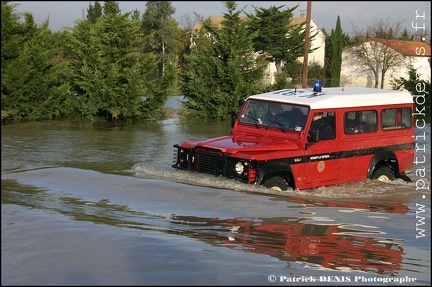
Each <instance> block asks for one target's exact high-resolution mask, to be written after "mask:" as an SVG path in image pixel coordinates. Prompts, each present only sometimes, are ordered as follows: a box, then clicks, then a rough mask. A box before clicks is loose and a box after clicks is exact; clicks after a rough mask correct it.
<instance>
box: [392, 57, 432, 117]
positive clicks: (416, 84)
mask: <svg viewBox="0 0 432 287" xmlns="http://www.w3.org/2000/svg"><path fill="white" fill-rule="evenodd" d="M408 70H409V72H408V73H409V77H408V79H405V78H404V77H400V78H399V79H393V80H392V81H391V85H392V87H393V89H394V90H404V89H405V90H407V91H409V92H410V93H411V94H412V95H413V96H414V103H415V107H416V108H417V111H414V112H416V113H419V111H420V113H422V112H424V113H425V117H426V119H427V120H428V122H429V123H430V120H431V83H430V81H425V80H419V79H420V78H421V75H420V74H419V73H418V72H417V70H416V69H415V68H414V67H413V66H412V65H409V66H408ZM417 97H418V99H417V100H416V98H417Z"/></svg>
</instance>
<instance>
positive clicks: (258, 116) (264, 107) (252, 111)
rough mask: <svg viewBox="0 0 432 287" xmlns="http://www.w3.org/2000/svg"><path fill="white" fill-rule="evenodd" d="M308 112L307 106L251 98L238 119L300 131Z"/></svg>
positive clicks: (245, 122)
mask: <svg viewBox="0 0 432 287" xmlns="http://www.w3.org/2000/svg"><path fill="white" fill-rule="evenodd" d="M308 113H309V107H307V106H299V105H293V104H287V103H279V102H270V101H259V100H249V101H247V102H245V104H244V106H243V110H242V113H241V114H240V117H239V119H238V121H239V122H240V123H244V124H253V125H260V126H266V127H273V128H280V129H282V130H292V131H296V132H300V131H302V130H303V129H304V127H305V124H306V119H307V115H308Z"/></svg>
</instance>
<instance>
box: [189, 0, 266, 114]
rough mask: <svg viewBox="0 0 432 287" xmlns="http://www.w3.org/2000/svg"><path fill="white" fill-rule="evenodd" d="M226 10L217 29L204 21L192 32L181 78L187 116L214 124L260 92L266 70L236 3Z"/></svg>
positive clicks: (237, 110) (229, 3)
mask: <svg viewBox="0 0 432 287" xmlns="http://www.w3.org/2000/svg"><path fill="white" fill-rule="evenodd" d="M225 6H226V7H227V10H228V12H227V13H225V14H224V19H223V21H222V23H221V27H220V28H219V27H216V26H215V25H213V24H212V23H211V22H210V20H209V19H207V20H206V21H204V23H203V27H202V28H201V29H200V30H199V31H197V32H195V34H194V36H193V46H192V49H191V54H190V55H187V56H186V57H185V72H184V73H183V74H182V91H183V94H184V95H185V97H186V98H187V99H188V101H186V102H185V107H186V109H187V110H188V112H190V114H192V115H198V116H200V117H207V118H212V119H216V120H226V119H228V118H230V117H232V116H235V115H237V114H238V112H239V110H240V107H241V105H242V103H243V100H244V99H245V98H246V97H247V96H249V95H252V94H254V93H256V92H257V91H258V90H259V88H260V82H261V80H262V78H263V75H264V74H263V73H264V69H265V67H266V65H265V62H264V61H263V60H264V59H263V58H262V57H261V56H260V57H257V56H256V55H255V53H254V48H253V42H252V40H253V35H252V34H251V33H250V32H249V30H248V29H247V26H246V25H247V21H243V20H242V19H241V18H240V16H239V15H240V13H241V11H236V7H237V5H236V4H235V2H233V1H229V2H225Z"/></svg>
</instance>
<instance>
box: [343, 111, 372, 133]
mask: <svg viewBox="0 0 432 287" xmlns="http://www.w3.org/2000/svg"><path fill="white" fill-rule="evenodd" d="M377 119H378V116H377V111H375V110H371V111H353V112H346V113H345V114H344V130H345V134H362V133H372V132H376V131H377V130H378V120H377Z"/></svg>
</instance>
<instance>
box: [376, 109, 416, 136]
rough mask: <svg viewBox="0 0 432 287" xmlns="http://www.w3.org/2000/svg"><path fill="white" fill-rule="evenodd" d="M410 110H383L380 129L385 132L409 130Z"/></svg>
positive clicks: (410, 123)
mask: <svg viewBox="0 0 432 287" xmlns="http://www.w3.org/2000/svg"><path fill="white" fill-rule="evenodd" d="M411 125H412V122H411V109H410V108H397V109H384V110H382V112H381V128H382V129H383V130H385V131H388V130H395V129H408V128H411Z"/></svg>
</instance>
